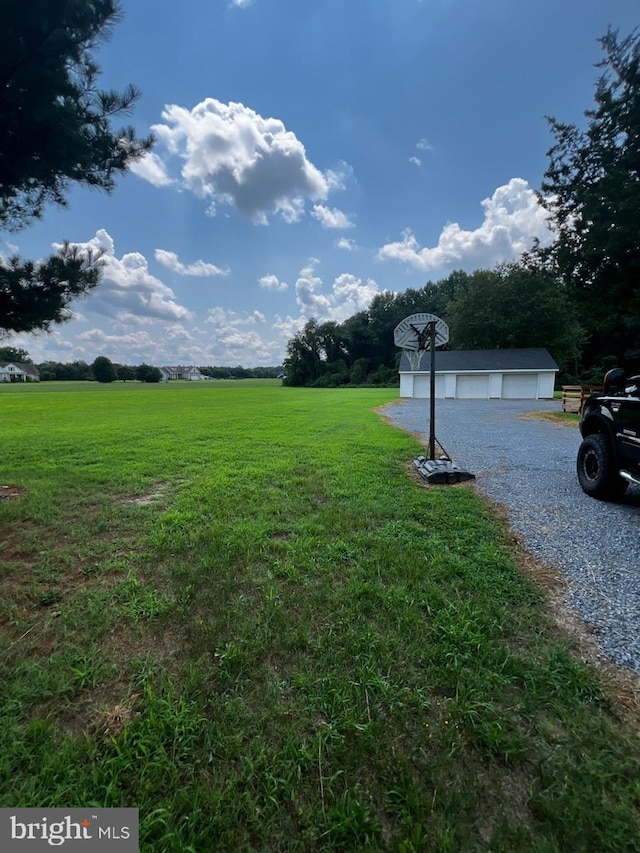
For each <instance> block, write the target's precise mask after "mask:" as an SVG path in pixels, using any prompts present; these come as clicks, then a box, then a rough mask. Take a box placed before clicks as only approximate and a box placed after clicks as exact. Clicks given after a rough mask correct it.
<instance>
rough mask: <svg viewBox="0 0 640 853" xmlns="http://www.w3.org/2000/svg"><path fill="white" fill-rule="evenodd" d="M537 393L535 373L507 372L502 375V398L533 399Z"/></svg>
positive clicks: (536, 375)
mask: <svg viewBox="0 0 640 853" xmlns="http://www.w3.org/2000/svg"><path fill="white" fill-rule="evenodd" d="M537 394H538V374H537V373H507V374H505V375H504V376H503V377H502V398H503V399H504V400H535V399H536V397H537Z"/></svg>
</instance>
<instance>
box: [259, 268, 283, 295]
mask: <svg viewBox="0 0 640 853" xmlns="http://www.w3.org/2000/svg"><path fill="white" fill-rule="evenodd" d="M258 286H259V287H261V288H262V289H263V290H269V291H271V292H272V293H277V292H278V291H281V290H286V289H287V288H288V287H289V285H288V284H287V283H286V281H280V279H279V278H278V276H277V275H273V273H268V274H267V275H263V276H261V277H260V278H259V279H258Z"/></svg>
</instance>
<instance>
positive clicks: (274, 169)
mask: <svg viewBox="0 0 640 853" xmlns="http://www.w3.org/2000/svg"><path fill="white" fill-rule="evenodd" d="M162 118H163V119H164V123H162V124H156V125H153V127H152V130H153V131H154V133H155V134H156V136H157V137H158V140H159V142H160V143H161V144H163V145H164V146H165V147H166V149H167V151H168V153H169V155H171V156H176V157H179V158H180V159H181V160H182V161H183V165H182V179H183V183H184V185H185V186H186V187H187V188H188V189H190V190H191V191H192V192H193V193H195V195H197V196H198V197H199V198H203V199H207V200H208V201H209V202H211V201H213V202H217V203H221V202H222V203H226V204H232V205H234V206H235V208H236V209H237V210H238V211H239V212H240V213H241V214H242V215H243V216H246V217H248V218H250V219H252V220H253V221H254V222H257V223H261V224H265V223H266V222H267V216H268V214H271V213H279V214H281V215H282V217H283V218H284V219H285V220H286V221H287V222H295V221H298V220H299V219H300V218H301V217H302V215H303V213H304V205H305V200H306V199H311V200H312V201H318V200H323V199H326V197H327V195H328V193H329V192H330V190H331V189H334V188H336V187H337V185H338V184H339V183H340V181H341V180H342V177H341V176H340V175H339V173H336V172H329V173H327V174H326V175H325V174H323V173H322V172H321V171H320V170H319V169H318V168H317V167H316V166H314V164H313V163H312V162H311V161H310V160H309V159H308V157H307V153H306V151H305V148H304V145H303V144H302V142H301V141H300V140H299V139H298V138H297V137H296V135H295V134H294V133H292V132H291V131H289V130H287V129H286V127H285V126H284V124H283V122H282V121H280V120H279V119H276V118H264V117H263V116H261V115H259V114H258V113H256V112H255V111H254V110H252V109H250V108H249V107H246V106H244V104H241V103H233V102H230V103H228V104H225V103H222V102H221V101H217V100H216V99H215V98H207V99H206V100H204V101H202V102H201V103H199V104H197V105H196V106H195V107H194V108H193V109H192V110H188V109H185V108H184V107H180V106H177V105H176V104H172V105H168V106H166V107H165V108H164V110H163V111H162ZM165 173H166V169H165Z"/></svg>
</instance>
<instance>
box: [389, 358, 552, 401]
mask: <svg viewBox="0 0 640 853" xmlns="http://www.w3.org/2000/svg"><path fill="white" fill-rule="evenodd" d="M430 370H431V353H430V352H425V353H424V354H423V355H422V358H421V359H420V362H419V363H418V364H417V365H416V364H415V362H414V365H411V364H410V363H409V358H408V356H407V353H406V352H403V353H402V357H401V359H400V368H399V372H400V396H401V397H429V393H430ZM557 372H558V365H557V364H556V363H555V361H554V360H553V359H552V358H551V356H550V355H549V353H548V352H547V350H546V349H542V348H540V349H496V350H449V351H443V350H436V359H435V373H436V388H435V391H436V393H435V396H436V398H439V399H445V398H451V399H457V400H546V399H551V398H553V388H554V385H555V377H556V373H557Z"/></svg>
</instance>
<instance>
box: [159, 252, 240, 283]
mask: <svg viewBox="0 0 640 853" xmlns="http://www.w3.org/2000/svg"><path fill="white" fill-rule="evenodd" d="M155 257H156V261H158V263H159V264H162V266H163V267H166V268H167V269H169V270H171V271H172V272H175V273H177V274H178V275H191V276H196V277H202V276H210V275H228V274H229V269H228V268H227V269H221V268H220V267H217V266H216V265H215V264H209V263H206V262H205V261H200V260H198V261H194V263H192V264H183V263H182V262H181V261H180V260H178V256H177V255H176V253H175V252H168V251H167V250H166V249H156V252H155Z"/></svg>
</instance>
